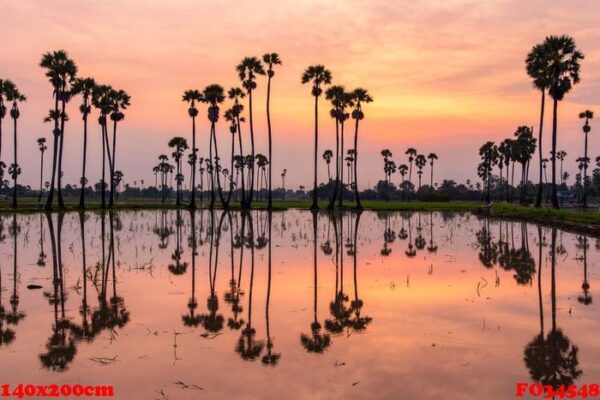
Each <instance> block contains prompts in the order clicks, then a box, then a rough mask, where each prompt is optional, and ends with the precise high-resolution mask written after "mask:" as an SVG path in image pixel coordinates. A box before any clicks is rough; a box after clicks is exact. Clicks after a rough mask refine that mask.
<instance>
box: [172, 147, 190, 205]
mask: <svg viewBox="0 0 600 400" xmlns="http://www.w3.org/2000/svg"><path fill="white" fill-rule="evenodd" d="M169 147H171V148H173V149H174V151H173V159H174V160H175V168H176V171H177V172H176V174H175V181H176V182H177V195H176V200H175V205H176V206H180V205H181V183H182V182H183V174H182V172H181V159H182V158H183V153H184V152H185V151H186V150H187V149H188V144H187V140H185V138H183V137H180V136H175V137H174V138H172V139H171V140H169Z"/></svg>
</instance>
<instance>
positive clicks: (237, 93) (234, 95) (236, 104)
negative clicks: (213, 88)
mask: <svg viewBox="0 0 600 400" xmlns="http://www.w3.org/2000/svg"><path fill="white" fill-rule="evenodd" d="M227 97H229V99H231V100H233V106H232V107H231V111H232V113H233V116H234V117H235V119H236V127H237V135H238V146H239V148H240V153H239V154H238V158H237V160H238V165H239V170H240V175H241V177H242V179H241V187H242V192H241V194H242V198H241V205H242V208H247V207H246V184H245V179H244V164H245V162H244V161H245V159H244V147H243V143H242V126H241V125H242V124H241V123H242V122H245V120H244V118H243V117H242V116H241V115H242V111H243V110H244V105H243V104H241V103H240V99H243V98H244V97H246V94H245V93H244V92H243V91H242V89H240V88H239V87H233V88H231V89H229V91H228V92H227Z"/></svg>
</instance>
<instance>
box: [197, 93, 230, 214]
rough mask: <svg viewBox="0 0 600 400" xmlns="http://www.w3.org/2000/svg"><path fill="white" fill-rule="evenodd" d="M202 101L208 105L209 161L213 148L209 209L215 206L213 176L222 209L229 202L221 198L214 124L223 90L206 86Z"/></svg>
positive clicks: (223, 95) (227, 205)
mask: <svg viewBox="0 0 600 400" xmlns="http://www.w3.org/2000/svg"><path fill="white" fill-rule="evenodd" d="M202 98H203V101H204V102H205V103H207V104H209V107H208V120H209V121H210V139H209V140H210V143H209V153H210V160H211V161H212V160H213V155H212V149H213V146H214V149H215V157H214V161H215V168H214V171H213V174H211V198H210V208H213V207H214V204H215V192H214V176H215V175H216V177H217V189H218V191H219V198H220V200H221V204H222V205H223V207H224V208H227V207H229V202H226V201H225V199H224V197H223V190H222V189H221V178H220V169H221V167H220V165H219V149H218V147H217V134H216V128H215V126H216V124H217V121H218V120H219V104H221V103H222V102H223V101H224V100H225V90H224V89H223V86H221V85H217V84H212V85H208V86H206V87H205V88H204V91H203V92H202Z"/></svg>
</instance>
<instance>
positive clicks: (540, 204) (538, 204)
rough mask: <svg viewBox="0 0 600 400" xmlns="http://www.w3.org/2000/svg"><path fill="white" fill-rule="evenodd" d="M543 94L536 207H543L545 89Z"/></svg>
mask: <svg viewBox="0 0 600 400" xmlns="http://www.w3.org/2000/svg"><path fill="white" fill-rule="evenodd" d="M541 92H542V105H541V108H540V133H539V135H538V146H539V147H538V150H539V151H538V153H539V155H540V157H539V158H540V179H539V182H540V184H539V186H538V191H537V197H536V199H535V206H536V207H541V206H542V159H543V158H544V156H543V151H542V137H543V136H542V133H543V127H544V105H545V103H546V92H545V90H544V89H542V90H541Z"/></svg>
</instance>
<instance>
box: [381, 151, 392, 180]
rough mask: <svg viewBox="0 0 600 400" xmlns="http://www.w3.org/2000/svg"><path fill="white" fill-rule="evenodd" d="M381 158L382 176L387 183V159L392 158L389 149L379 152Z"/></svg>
mask: <svg viewBox="0 0 600 400" xmlns="http://www.w3.org/2000/svg"><path fill="white" fill-rule="evenodd" d="M381 156H382V157H383V170H384V175H385V181H386V182H387V177H388V174H387V172H386V169H387V164H388V159H389V158H390V157H392V152H391V151H390V150H389V149H383V150H381Z"/></svg>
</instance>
